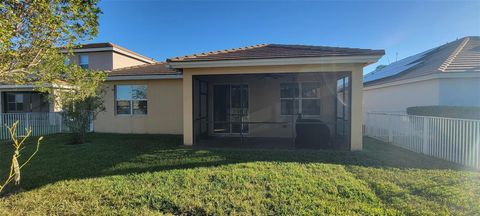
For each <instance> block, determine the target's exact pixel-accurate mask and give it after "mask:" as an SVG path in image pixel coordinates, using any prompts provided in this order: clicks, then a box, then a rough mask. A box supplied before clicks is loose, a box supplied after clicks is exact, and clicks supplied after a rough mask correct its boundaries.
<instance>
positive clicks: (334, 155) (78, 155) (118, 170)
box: [0, 134, 465, 190]
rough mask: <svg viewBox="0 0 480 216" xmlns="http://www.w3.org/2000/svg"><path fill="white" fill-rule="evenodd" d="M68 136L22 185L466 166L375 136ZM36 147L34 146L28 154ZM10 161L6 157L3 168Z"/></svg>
mask: <svg viewBox="0 0 480 216" xmlns="http://www.w3.org/2000/svg"><path fill="white" fill-rule="evenodd" d="M68 138H69V137H68V135H66V134H59V135H52V136H48V137H46V138H45V142H44V143H42V145H41V147H40V151H39V153H38V154H37V155H36V156H35V158H34V159H33V160H32V161H31V163H30V164H29V165H27V166H26V167H25V168H24V169H23V170H22V187H23V188H24V189H27V190H28V189H33V188H37V187H40V186H43V185H45V184H50V183H54V182H56V181H60V180H69V179H84V178H94V177H102V176H110V175H125V174H131V173H141V172H155V171H162V170H171V169H185V168H197V167H211V166H219V165H226V164H235V163H244V162H255V161H265V162H298V163H329V164H339V165H358V166H368V167H381V168H419V169H454V170H464V169H465V168H463V167H461V166H458V165H455V164H453V163H449V162H446V161H443V160H439V159H435V158H432V157H428V156H424V155H420V154H416V153H413V152H410V151H407V150H404V149H401V148H398V147H395V146H392V145H388V144H385V143H382V142H380V141H376V140H373V139H370V138H365V140H364V150H363V151H362V152H338V151H317V150H271V149H270V150H268V149H263V150H262V149H198V148H190V147H184V146H183V145H182V137H181V136H175V135H127V134H90V135H89V140H90V142H88V143H85V144H80V145H66V144H65V143H68V140H69V139H68ZM33 148H34V145H32V144H29V145H28V146H27V147H26V148H25V151H24V152H23V158H26V157H28V156H29V152H31V151H33ZM0 157H2V158H10V157H11V147H10V146H9V145H8V144H7V143H2V144H1V145H0ZM8 162H9V160H1V161H0V168H1V170H2V171H6V170H8V165H9V164H8Z"/></svg>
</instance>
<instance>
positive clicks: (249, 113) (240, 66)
mask: <svg viewBox="0 0 480 216" xmlns="http://www.w3.org/2000/svg"><path fill="white" fill-rule="evenodd" d="M383 55H384V51H383V50H370V49H353V48H339V47H325V46H301V45H278V44H261V45H256V46H249V47H244V48H237V49H230V50H220V51H214V52H208V53H199V54H194V55H190V56H183V57H177V58H170V59H167V61H166V62H161V63H153V64H147V65H140V66H133V67H127V68H121V69H114V70H112V71H111V72H110V73H109V77H108V80H107V82H106V84H105V88H106V90H107V91H106V95H105V106H106V111H105V112H102V113H100V114H99V115H98V116H97V119H96V120H95V131H97V132H111V133H166V134H183V143H184V144H185V145H194V144H198V143H202V142H205V141H206V142H214V141H224V142H225V143H229V141H230V139H229V138H231V137H241V138H242V141H243V140H246V142H250V143H255V142H270V143H272V144H275V143H280V142H284V141H287V142H291V141H292V139H293V138H294V137H295V124H296V123H298V122H297V116H298V115H299V114H300V115H301V116H302V118H306V119H311V120H320V121H321V122H323V123H322V124H323V125H326V126H327V127H328V129H329V131H330V134H331V137H332V139H331V142H332V143H333V144H335V145H336V146H337V147H339V148H340V147H341V148H343V149H348V150H361V149H362V118H363V117H362V114H363V111H362V105H361V103H362V88H363V83H362V77H363V67H365V66H366V65H369V64H372V63H374V62H376V61H377V60H378V59H379V58H381V57H382V56H383ZM307 123H308V122H307Z"/></svg>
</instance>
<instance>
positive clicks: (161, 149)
mask: <svg viewBox="0 0 480 216" xmlns="http://www.w3.org/2000/svg"><path fill="white" fill-rule="evenodd" d="M90 140H92V141H91V142H90V143H87V144H83V145H65V144H64V143H66V142H67V141H66V136H65V135H55V136H50V137H47V138H46V141H45V142H44V143H43V144H42V146H41V149H40V152H39V153H38V155H37V156H36V158H35V159H34V160H32V163H31V164H30V165H29V166H28V167H26V168H25V169H24V170H23V176H22V187H23V188H24V189H25V191H24V192H22V193H20V194H17V195H12V196H9V197H4V198H1V199H0V215H7V214H13V215H45V214H48V215H51V214H61V215H71V214H83V215H93V214H97V215H98V214H101V215H105V214H108V215H118V214H121V215H140V214H142V215H145V214H147V215H148V214H186V215H189V214H195V215H197V214H200V215H222V214H224V215H225V214H234V215H237V214H241V215H251V214H256V215H265V214H268V215H312V214H336V215H356V214H358V215H375V214H376V215H480V173H478V172H473V171H465V170H464V168H462V167H459V166H456V165H454V164H451V163H447V162H444V161H441V160H436V159H433V158H430V157H426V156H422V155H418V154H415V153H412V152H408V151H406V150H402V149H399V148H396V147H393V146H390V145H386V144H384V143H381V142H378V141H375V140H372V139H368V138H366V139H365V142H364V145H365V146H364V151H363V152H328V151H291V150H239V149H236V150H233V149H230V150H228V149H222V150H213V149H212V150H199V149H192V148H187V147H183V146H182V145H181V138H180V137H177V136H162V135H114V134H93V135H91V137H90ZM9 148H10V147H9V146H8V145H5V144H2V145H0V151H1V154H0V157H1V158H3V160H1V164H0V167H1V168H2V171H5V169H6V166H7V160H6V159H5V158H7V157H9V155H8V154H7V152H6V151H7V150H8V149H9ZM32 148H33V146H32V145H30V146H28V147H27V149H26V151H31V149H32Z"/></svg>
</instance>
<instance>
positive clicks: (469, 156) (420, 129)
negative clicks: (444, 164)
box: [365, 112, 480, 169]
mask: <svg viewBox="0 0 480 216" xmlns="http://www.w3.org/2000/svg"><path fill="white" fill-rule="evenodd" d="M365 135H366V136H369V137H372V138H376V139H379V140H382V141H385V142H388V143H391V144H393V145H396V146H399V147H402V148H405V149H408V150H411V151H414V152H418V153H422V154H426V155H430V156H433V157H437V158H441V159H444V160H448V161H452V162H455V163H459V164H462V165H465V166H468V167H473V168H476V169H480V120H470V119H456V118H443V117H430V116H414V115H406V114H395V113H379V112H375V113H367V114H366V119H365Z"/></svg>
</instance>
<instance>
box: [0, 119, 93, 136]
mask: <svg viewBox="0 0 480 216" xmlns="http://www.w3.org/2000/svg"><path fill="white" fill-rule="evenodd" d="M16 121H18V128H17V136H25V135H26V134H27V132H26V130H25V129H26V128H28V129H31V130H32V134H31V135H32V136H41V135H48V134H55V133H64V132H68V127H67V126H66V125H65V122H64V119H63V117H62V113H61V112H36V113H2V114H0V140H6V139H9V138H10V133H9V132H8V128H7V126H8V127H11V126H12V125H13V123H15V122H16ZM90 131H93V121H91V123H90Z"/></svg>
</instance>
